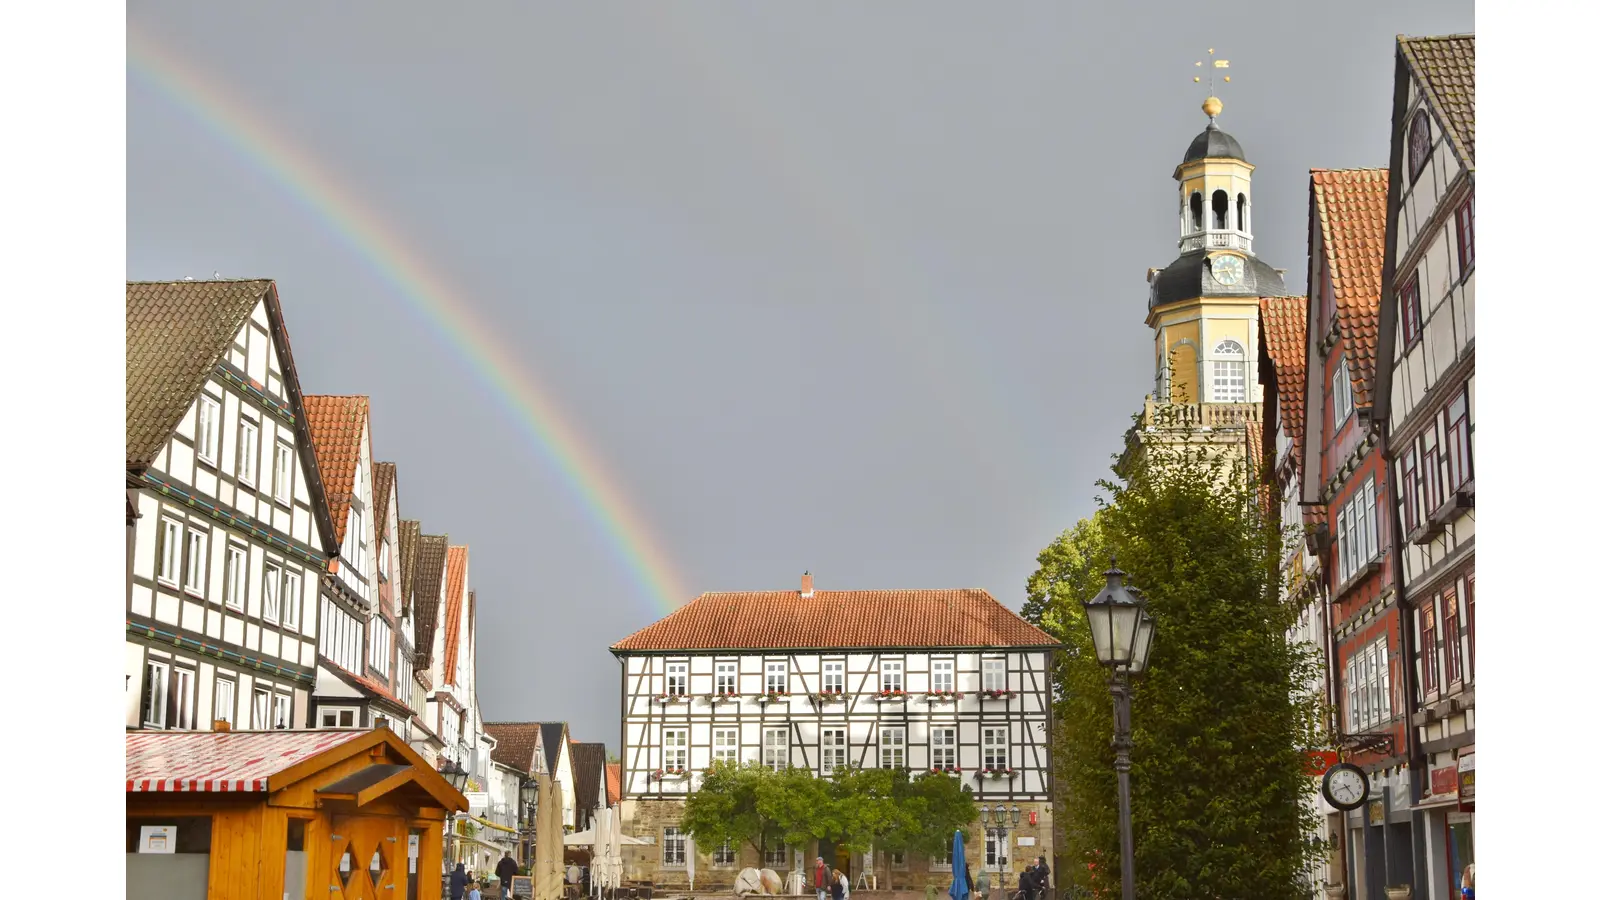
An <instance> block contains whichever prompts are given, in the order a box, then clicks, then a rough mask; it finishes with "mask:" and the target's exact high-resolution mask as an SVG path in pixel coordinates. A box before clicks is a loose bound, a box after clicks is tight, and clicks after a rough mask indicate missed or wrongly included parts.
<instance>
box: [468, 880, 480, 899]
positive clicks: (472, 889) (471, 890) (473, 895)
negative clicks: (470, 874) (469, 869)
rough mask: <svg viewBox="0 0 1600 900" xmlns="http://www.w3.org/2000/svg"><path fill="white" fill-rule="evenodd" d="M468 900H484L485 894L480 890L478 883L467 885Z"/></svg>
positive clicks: (471, 882)
mask: <svg viewBox="0 0 1600 900" xmlns="http://www.w3.org/2000/svg"><path fill="white" fill-rule="evenodd" d="M467 900H483V893H482V892H481V891H479V890H478V883H477V882H476V881H470V882H468V883H467Z"/></svg>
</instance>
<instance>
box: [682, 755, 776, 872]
mask: <svg viewBox="0 0 1600 900" xmlns="http://www.w3.org/2000/svg"><path fill="white" fill-rule="evenodd" d="M774 774H775V773H774V772H773V771H772V770H771V769H768V768H766V767H764V766H762V765H760V764H759V763H755V762H750V763H746V764H744V765H743V766H740V765H737V764H735V763H732V762H727V761H718V762H714V763H712V764H711V768H709V769H707V770H706V774H705V778H704V780H703V781H702V782H701V784H700V787H699V789H698V790H696V791H695V792H694V793H692V794H690V795H689V797H688V799H687V800H686V801H685V803H684V808H683V829H684V831H687V832H688V833H689V834H690V835H692V836H693V837H694V840H695V843H696V844H699V845H701V846H704V847H717V846H721V845H722V843H723V842H724V841H726V842H728V843H730V844H732V845H733V846H735V847H737V846H739V845H741V844H749V845H750V846H751V847H753V848H755V849H756V851H757V852H760V851H762V850H764V849H765V847H766V841H767V839H768V838H769V837H771V836H773V835H775V834H776V833H777V832H778V830H779V828H780V825H779V823H777V822H775V821H773V820H772V819H771V818H770V817H769V816H768V814H767V813H766V812H764V811H763V809H762V804H761V800H762V797H763V794H766V793H770V792H769V791H766V790H765V788H766V787H767V783H768V782H770V781H772V779H773V775H774Z"/></svg>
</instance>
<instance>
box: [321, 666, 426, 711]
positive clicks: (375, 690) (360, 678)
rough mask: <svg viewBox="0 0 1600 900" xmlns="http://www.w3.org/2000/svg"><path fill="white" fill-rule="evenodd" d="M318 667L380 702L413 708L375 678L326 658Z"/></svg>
mask: <svg viewBox="0 0 1600 900" xmlns="http://www.w3.org/2000/svg"><path fill="white" fill-rule="evenodd" d="M317 665H320V666H325V667H327V669H328V670H329V671H331V672H333V674H334V675H337V676H338V677H339V678H340V679H342V680H344V681H345V682H346V683H347V684H349V685H351V686H352V687H355V688H357V689H359V690H363V691H366V692H367V693H368V694H370V695H372V696H373V697H375V698H377V699H379V700H386V701H388V702H389V703H390V704H393V705H395V706H400V707H403V708H405V709H410V708H411V704H409V703H407V702H406V701H404V700H401V699H400V698H399V697H396V696H395V695H394V693H393V692H392V691H390V690H389V689H388V688H386V687H384V686H383V683H382V682H380V681H378V680H377V679H375V678H371V677H369V676H367V675H357V674H356V673H355V672H352V671H350V670H349V669H346V668H345V667H344V666H341V665H339V664H338V663H336V662H333V661H332V660H329V659H327V658H326V657H324V658H322V659H319V660H317Z"/></svg>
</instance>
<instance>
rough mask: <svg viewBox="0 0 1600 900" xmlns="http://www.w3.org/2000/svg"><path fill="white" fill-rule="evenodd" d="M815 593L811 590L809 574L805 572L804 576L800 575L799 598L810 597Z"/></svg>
mask: <svg viewBox="0 0 1600 900" xmlns="http://www.w3.org/2000/svg"><path fill="white" fill-rule="evenodd" d="M815 593H816V591H813V590H812V589H811V573H810V572H807V573H805V574H804V575H801V576H800V596H802V597H810V596H812V595H813V594H815Z"/></svg>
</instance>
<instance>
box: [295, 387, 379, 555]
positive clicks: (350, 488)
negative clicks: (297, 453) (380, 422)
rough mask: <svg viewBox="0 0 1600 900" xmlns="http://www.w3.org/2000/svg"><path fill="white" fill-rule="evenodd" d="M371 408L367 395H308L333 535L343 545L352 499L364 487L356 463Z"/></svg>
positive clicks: (313, 440)
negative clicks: (361, 484) (360, 481)
mask: <svg viewBox="0 0 1600 900" xmlns="http://www.w3.org/2000/svg"><path fill="white" fill-rule="evenodd" d="M368 407H369V401H368V400H367V398H366V397H359V396H331V395H327V394H308V395H307V396H306V398H305V409H306V427H307V428H309V429H310V430H311V443H312V445H313V446H314V447H316V450H317V467H318V468H319V469H321V471H322V486H323V490H325V491H326V492H327V495H328V514H329V515H330V516H332V517H333V537H334V540H335V541H336V542H337V543H338V544H339V546H341V547H343V546H344V532H345V528H347V527H348V525H349V522H350V499H351V498H352V497H354V496H355V494H356V492H357V491H359V490H360V489H361V486H360V485H358V484H356V462H357V461H359V460H360V459H361V431H362V428H363V426H365V425H366V423H367V412H368Z"/></svg>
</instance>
